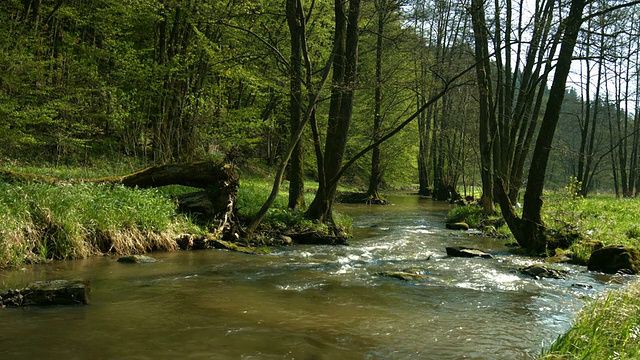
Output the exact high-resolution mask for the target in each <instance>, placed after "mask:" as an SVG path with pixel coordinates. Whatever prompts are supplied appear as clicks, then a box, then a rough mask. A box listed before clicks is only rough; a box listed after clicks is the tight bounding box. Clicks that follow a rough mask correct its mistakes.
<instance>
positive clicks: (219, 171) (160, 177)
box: [0, 161, 240, 240]
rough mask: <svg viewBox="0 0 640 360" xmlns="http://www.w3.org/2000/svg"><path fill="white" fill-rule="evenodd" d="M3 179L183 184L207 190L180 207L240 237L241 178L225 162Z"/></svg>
mask: <svg viewBox="0 0 640 360" xmlns="http://www.w3.org/2000/svg"><path fill="white" fill-rule="evenodd" d="M0 181H5V182H10V183H16V182H25V181H33V182H40V183H46V184H51V185H57V184H79V183H96V184H121V185H124V186H126V187H131V188H135V187H140V188H150V187H161V186H166V185H182V186H189V187H194V188H199V189H204V191H197V192H193V193H188V194H183V195H180V196H179V197H178V199H177V200H178V210H179V211H180V212H183V213H188V214H191V215H193V216H194V217H195V218H196V219H197V220H198V221H200V222H203V223H206V224H212V225H214V227H215V228H216V231H214V232H216V233H218V234H221V235H222V237H223V238H224V239H233V240H235V239H237V238H239V229H240V228H239V224H238V221H237V205H236V199H237V193H238V186H239V184H240V181H239V178H238V176H237V174H236V172H235V169H234V167H233V166H232V165H229V164H225V163H223V162H219V163H216V162H211V161H199V162H193V163H181V164H168V165H157V166H152V167H149V168H146V169H144V170H140V171H137V172H134V173H131V174H128V175H123V176H109V177H102V178H93V179H61V178H56V177H52V176H46V175H37V174H29V173H23V172H17V171H12V170H2V169H0Z"/></svg>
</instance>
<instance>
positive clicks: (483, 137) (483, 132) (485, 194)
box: [471, 0, 495, 215]
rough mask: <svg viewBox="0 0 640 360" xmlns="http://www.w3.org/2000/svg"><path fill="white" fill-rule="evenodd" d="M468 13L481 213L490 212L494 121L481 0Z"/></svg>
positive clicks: (489, 65) (475, 0) (491, 208)
mask: <svg viewBox="0 0 640 360" xmlns="http://www.w3.org/2000/svg"><path fill="white" fill-rule="evenodd" d="M471 16H472V17H473V34H474V38H475V60H476V76H477V79H478V81H477V83H478V94H479V103H480V131H479V142H480V177H481V180H482V198H481V202H482V208H483V210H484V214H485V215H493V213H494V212H495V209H494V207H493V187H494V186H493V173H492V169H493V160H492V157H491V153H492V141H491V138H490V136H489V134H490V124H492V123H493V122H494V121H495V120H492V119H491V116H495V115H494V113H493V111H492V109H493V104H492V100H491V93H492V91H491V81H490V79H491V64H490V62H489V46H488V34H487V32H486V29H487V24H486V20H485V14H484V3H483V1H481V0H473V1H472V3H471Z"/></svg>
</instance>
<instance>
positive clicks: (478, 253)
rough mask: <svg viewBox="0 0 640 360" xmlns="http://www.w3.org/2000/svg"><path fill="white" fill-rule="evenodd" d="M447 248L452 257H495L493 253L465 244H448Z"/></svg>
mask: <svg viewBox="0 0 640 360" xmlns="http://www.w3.org/2000/svg"><path fill="white" fill-rule="evenodd" d="M446 250H447V255H449V256H452V257H469V258H470V257H481V258H484V259H493V256H491V254H488V253H486V252H484V251H482V250H478V249H474V248H470V247H465V246H447V248H446Z"/></svg>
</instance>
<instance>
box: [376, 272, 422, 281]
mask: <svg viewBox="0 0 640 360" xmlns="http://www.w3.org/2000/svg"><path fill="white" fill-rule="evenodd" d="M374 275H378V276H387V277H392V278H396V279H400V280H404V281H410V280H414V281H421V280H423V281H424V280H428V279H429V277H428V276H427V275H424V274H417V273H413V272H405V271H381V272H377V273H375V274H374Z"/></svg>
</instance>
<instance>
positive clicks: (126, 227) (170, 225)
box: [0, 164, 352, 269]
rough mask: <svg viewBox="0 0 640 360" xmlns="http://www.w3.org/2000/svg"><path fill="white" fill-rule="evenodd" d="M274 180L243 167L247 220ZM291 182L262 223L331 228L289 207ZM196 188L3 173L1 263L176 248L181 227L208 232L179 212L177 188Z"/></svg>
mask: <svg viewBox="0 0 640 360" xmlns="http://www.w3.org/2000/svg"><path fill="white" fill-rule="evenodd" d="M4 168H9V169H11V170H15V171H23V172H28V173H33V174H40V175H49V176H54V177H59V178H64V179H71V178H95V177H101V176H108V175H113V174H119V175H120V174H126V173H129V172H132V171H135V170H138V169H136V168H134V167H133V166H130V165H125V166H108V165H105V166H99V167H97V168H73V167H55V168H43V167H21V166H17V165H15V164H9V166H4ZM272 184H273V180H271V179H270V178H269V177H268V176H267V175H265V173H264V172H252V171H245V172H244V173H243V174H241V181H240V188H239V190H238V209H239V216H240V217H241V219H244V220H249V219H250V218H251V217H252V216H253V215H254V214H255V213H256V212H257V211H258V210H259V209H260V207H261V206H262V204H263V203H264V201H265V200H266V199H267V197H268V195H269V193H270V192H271V187H272ZM287 185H288V183H287V182H284V183H283V185H282V187H281V190H280V193H279V195H278V198H277V200H276V202H275V204H274V205H273V206H272V207H271V209H270V210H269V212H268V213H267V216H266V217H265V219H264V220H263V225H262V228H261V230H262V231H265V232H266V233H269V232H270V231H273V232H280V231H282V230H283V229H294V230H317V231H327V227H326V226H325V225H324V224H319V223H316V222H312V221H310V220H306V219H304V217H303V213H302V212H301V211H291V210H289V209H288V208H287V197H288V187H287ZM305 186H306V188H307V190H308V191H307V193H306V195H305V201H306V204H310V203H311V201H312V200H313V196H314V191H315V190H316V189H317V186H318V184H317V183H314V182H307V183H305ZM309 189H310V190H309ZM342 190H345V189H344V188H343V189H342ZM348 190H352V189H348ZM191 191H193V189H192V188H187V187H184V186H164V187H161V188H158V189H130V188H126V187H124V186H112V185H100V184H89V183H79V184H74V185H64V184H60V185H50V184H42V183H32V182H23V183H12V184H9V183H5V182H2V181H0V239H2V241H0V269H2V268H7V267H18V266H22V265H23V264H27V263H36V262H42V261H47V260H50V259H74V258H84V257H87V256H91V255H95V254H104V253H115V254H130V253H143V252H146V251H151V250H173V249H176V242H175V238H176V237H177V236H178V235H179V234H181V233H203V232H206V229H205V228H202V227H200V226H198V225H195V223H194V221H192V219H190V218H188V217H187V216H185V215H180V214H177V212H176V208H177V207H176V203H175V201H174V200H173V196H175V195H179V194H182V193H186V192H191ZM334 219H335V220H336V223H337V225H338V226H339V227H341V228H343V229H350V225H351V223H350V221H351V220H350V219H349V218H348V217H345V216H341V215H340V214H336V215H335V218H334Z"/></svg>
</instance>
